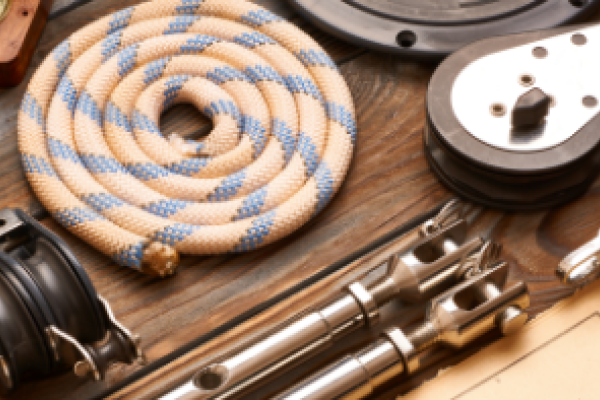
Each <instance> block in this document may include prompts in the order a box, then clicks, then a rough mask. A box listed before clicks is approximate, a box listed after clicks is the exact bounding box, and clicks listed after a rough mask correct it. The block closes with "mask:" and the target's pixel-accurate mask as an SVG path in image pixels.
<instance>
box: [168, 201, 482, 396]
mask: <svg viewBox="0 0 600 400" xmlns="http://www.w3.org/2000/svg"><path fill="white" fill-rule="evenodd" d="M464 207H465V205H464V203H460V202H458V201H452V202H450V203H448V204H447V205H446V206H445V207H444V208H443V209H442V210H441V211H440V212H439V213H438V215H436V216H435V217H434V218H432V219H431V220H429V221H427V222H426V223H424V224H423V225H422V226H421V227H420V228H418V229H417V230H415V231H414V232H413V233H409V234H408V235H405V236H403V237H401V238H399V239H396V240H395V241H393V242H391V243H390V244H386V246H385V251H380V252H378V251H377V250H376V251H375V252H374V253H371V254H373V255H374V256H373V257H374V264H375V265H379V266H384V265H386V266H387V273H386V275H385V276H384V277H382V278H381V279H379V280H378V281H376V282H374V283H372V284H370V285H363V284H362V283H360V282H355V283H353V284H351V285H350V286H348V287H347V288H346V290H345V291H344V292H345V293H342V294H341V295H340V296H339V297H338V298H337V299H335V300H333V301H331V302H330V303H328V304H327V305H325V306H324V307H322V308H320V309H317V310H314V311H312V312H310V313H309V314H308V315H305V316H304V317H302V318H301V319H299V320H297V321H295V322H292V323H290V324H287V325H285V326H284V327H282V328H280V329H279V330H277V331H275V332H274V333H272V334H270V335H268V336H266V337H264V338H262V339H261V340H259V341H258V342H256V343H254V344H252V345H250V346H248V347H245V348H243V349H241V350H239V351H237V352H235V353H233V354H231V355H229V356H226V357H225V358H223V359H222V360H220V361H217V362H215V363H213V364H211V365H208V366H206V367H204V368H202V369H201V370H200V371H199V372H198V373H196V374H195V375H194V376H193V377H192V379H191V380H190V381H188V382H186V383H184V384H183V385H181V386H179V387H177V388H176V389H174V390H173V391H171V392H170V393H168V394H166V395H165V396H164V397H163V399H178V398H187V397H188V396H191V397H194V398H219V399H224V398H233V397H239V396H240V395H241V394H242V393H244V392H245V391H246V390H248V389H249V388H251V387H252V386H253V385H254V384H256V383H257V382H259V381H263V380H265V379H266V378H267V377H272V376H273V375H275V374H276V373H281V372H282V371H285V370H286V369H287V368H289V367H291V366H293V365H296V364H297V363H299V362H301V361H302V360H305V359H307V358H309V357H311V356H313V355H314V354H317V353H318V352H320V351H322V350H323V349H325V348H327V347H329V346H330V345H332V344H333V343H334V342H335V341H337V340H338V339H339V338H341V337H343V336H345V335H347V334H349V333H351V332H353V331H355V330H356V329H359V328H361V327H364V326H368V325H374V324H376V323H377V322H378V318H379V309H380V307H382V306H383V305H384V304H386V303H388V302H390V301H392V300H394V299H398V300H401V301H403V302H405V303H411V304H414V303H420V302H425V301H427V300H428V299H431V298H432V297H433V296H435V295H437V294H438V293H441V292H442V291H443V290H446V289H447V288H448V287H451V286H452V285H454V284H456V282H458V281H460V280H461V279H462V278H463V276H464V275H466V274H468V273H469V270H470V268H465V267H464V265H463V264H464V263H465V262H472V259H471V258H469V257H470V256H472V255H473V254H475V253H477V252H478V251H479V250H480V249H481V247H482V245H483V241H482V240H481V239H480V238H476V239H473V240H470V241H467V240H466V233H467V232H466V231H467V224H466V221H465V220H464V219H462V218H463V212H464V211H465V208H464ZM390 254H392V255H391V256H390Z"/></svg>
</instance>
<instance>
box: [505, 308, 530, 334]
mask: <svg viewBox="0 0 600 400" xmlns="http://www.w3.org/2000/svg"><path fill="white" fill-rule="evenodd" d="M528 317H529V316H528V315H527V313H525V312H524V311H523V310H521V308H519V307H517V306H510V307H508V308H507V309H506V310H504V312H503V313H502V315H501V316H500V324H499V325H500V330H501V331H502V334H503V335H504V336H508V335H512V334H513V333H515V332H517V331H518V330H519V329H521V328H522V327H523V325H525V323H526V322H527V318H528Z"/></svg>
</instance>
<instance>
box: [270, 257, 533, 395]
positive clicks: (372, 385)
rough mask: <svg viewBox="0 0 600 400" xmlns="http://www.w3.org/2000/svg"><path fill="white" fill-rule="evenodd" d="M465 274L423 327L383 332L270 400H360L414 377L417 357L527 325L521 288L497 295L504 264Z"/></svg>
mask: <svg viewBox="0 0 600 400" xmlns="http://www.w3.org/2000/svg"><path fill="white" fill-rule="evenodd" d="M488 248H489V247H488ZM484 253H485V252H484ZM483 261H485V260H483ZM471 271H473V272H474V273H473V274H469V275H472V277H471V278H470V279H468V280H467V281H465V282H463V283H461V284H459V285H457V286H456V287H454V288H452V289H450V290H448V291H447V292H445V293H443V294H442V295H440V296H438V297H436V298H435V299H433V300H432V301H431V302H430V303H429V306H428V309H427V315H426V318H425V322H423V323H422V324H421V325H419V326H417V327H416V328H415V329H413V330H411V331H409V332H407V333H404V332H403V331H402V330H400V329H398V328H394V329H391V330H388V331H387V332H385V334H384V337H383V338H381V339H379V340H378V341H377V342H375V343H374V344H372V345H370V346H368V347H366V348H365V349H363V350H361V351H359V352H358V353H356V354H354V355H351V356H348V357H345V358H343V359H342V360H340V361H339V362H337V363H335V364H333V365H331V366H330V367H328V368H326V369H324V370H323V371H321V372H319V373H317V374H315V375H313V376H312V377H310V378H308V379H306V380H305V381H303V382H301V383H300V384H298V385H297V386H295V387H293V388H292V389H290V390H289V391H287V392H285V393H283V394H282V395H280V396H278V397H276V398H277V399H294V400H299V399H333V398H343V399H361V398H365V397H367V396H369V395H371V394H373V392H374V391H375V390H376V389H377V388H378V387H380V386H382V385H383V384H385V383H386V382H388V381H389V380H391V379H393V378H395V377H397V376H401V375H403V374H405V375H412V374H414V373H415V372H417V371H419V370H420V369H421V366H422V365H421V359H420V357H421V355H422V354H423V352H424V351H425V350H427V349H430V348H432V347H433V346H435V345H437V344H443V345H446V346H449V347H451V348H454V349H459V348H461V347H463V346H465V345H466V344H468V343H470V342H472V341H473V340H474V339H476V338H477V337H479V336H481V335H483V334H484V333H486V332H488V331H490V330H491V329H493V328H495V327H498V328H499V329H500V330H501V331H502V333H503V334H504V335H509V334H511V333H513V332H515V331H517V330H518V329H519V328H521V327H522V326H523V325H524V324H525V322H526V321H527V314H526V313H525V312H524V311H523V310H524V309H526V308H527V307H529V293H528V291H527V286H526V285H525V284H524V283H523V282H517V283H515V284H513V285H511V286H509V287H505V288H504V289H503V286H504V284H505V282H506V278H507V274H508V267H507V264H506V263H500V264H496V265H494V266H493V267H490V268H489V269H484V270H481V271H479V272H476V271H475V270H474V269H472V270H471Z"/></svg>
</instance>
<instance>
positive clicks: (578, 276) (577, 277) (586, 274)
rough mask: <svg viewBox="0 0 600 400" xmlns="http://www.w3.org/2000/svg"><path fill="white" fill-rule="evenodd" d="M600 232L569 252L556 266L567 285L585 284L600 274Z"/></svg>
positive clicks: (558, 274)
mask: <svg viewBox="0 0 600 400" xmlns="http://www.w3.org/2000/svg"><path fill="white" fill-rule="evenodd" d="M599 260H600V233H599V234H598V236H596V237H595V238H594V239H592V240H590V241H589V242H587V243H586V244H584V245H583V246H581V247H579V248H578V249H577V250H575V251H573V252H571V253H569V254H568V255H567V256H566V257H565V258H563V259H562V261H561V262H560V263H559V264H558V267H557V268H556V275H557V276H558V278H559V279H560V280H561V281H562V282H563V283H564V284H567V285H570V286H581V285H585V284H587V283H589V282H591V281H593V280H595V279H597V278H598V277H599V276H600V261H599Z"/></svg>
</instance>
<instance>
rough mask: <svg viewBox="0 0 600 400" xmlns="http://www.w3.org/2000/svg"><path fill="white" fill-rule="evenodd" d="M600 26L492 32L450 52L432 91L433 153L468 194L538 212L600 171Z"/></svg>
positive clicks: (451, 181)
mask: <svg viewBox="0 0 600 400" xmlns="http://www.w3.org/2000/svg"><path fill="white" fill-rule="evenodd" d="M599 43H600V25H584V26H571V27H562V28H556V29H552V30H545V31H537V32H529V33H520V34H515V35H508V36H502V37H496V38H490V39H485V40H482V41H479V42H476V43H473V44H471V45H469V46H467V47H465V48H463V49H461V50H459V51H457V52H456V53H454V54H452V55H451V56H449V57H448V58H447V59H446V60H445V61H444V62H443V63H442V64H441V65H440V66H439V68H438V69H437V70H436V72H435V73H434V75H433V77H432V79H431V81H430V84H429V88H428V91H427V121H426V127H425V153H426V156H427V158H428V160H429V162H430V165H431V168H432V170H433V171H434V172H435V173H436V175H437V176H438V177H439V178H440V179H441V180H442V181H443V182H444V183H445V184H446V185H447V186H448V187H450V188H451V189H453V190H454V191H456V192H458V193H459V194H461V195H462V196H464V197H466V198H468V199H470V200H473V201H476V202H479V203H482V204H485V205H488V206H491V207H495V208H502V209H511V210H534V209H540V208H545V207H551V206H556V205H559V204H561V203H564V202H567V201H569V200H572V199H574V198H575V197H577V196H579V195H581V194H582V193H584V192H585V190H586V189H587V188H588V187H589V186H590V185H591V184H592V183H593V181H594V180H595V179H596V177H597V176H598V173H599V172H600V117H599V115H598V112H599V111H600V105H599V100H598V99H600V79H599V75H600V74H599V73H598V71H600V59H598V57H597V56H596V53H597V51H598V48H599V47H598V44H599Z"/></svg>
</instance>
